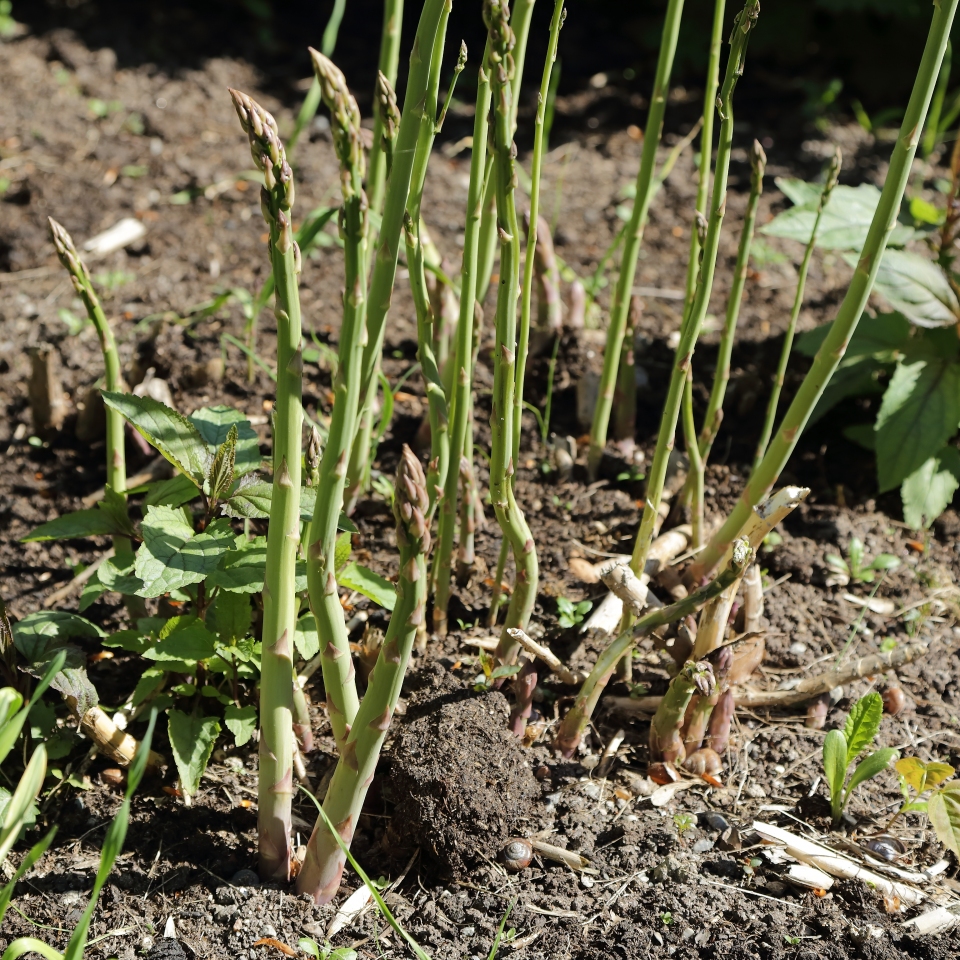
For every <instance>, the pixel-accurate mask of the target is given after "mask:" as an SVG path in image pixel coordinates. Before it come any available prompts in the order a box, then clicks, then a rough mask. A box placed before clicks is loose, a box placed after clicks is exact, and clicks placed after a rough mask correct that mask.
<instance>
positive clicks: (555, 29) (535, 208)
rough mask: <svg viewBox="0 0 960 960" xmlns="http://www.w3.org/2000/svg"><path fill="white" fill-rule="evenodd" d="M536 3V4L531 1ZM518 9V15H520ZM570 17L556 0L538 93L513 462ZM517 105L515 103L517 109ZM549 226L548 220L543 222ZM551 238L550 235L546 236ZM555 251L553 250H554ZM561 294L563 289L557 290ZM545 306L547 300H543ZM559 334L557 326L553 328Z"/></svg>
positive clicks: (517, 444)
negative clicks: (557, 80)
mask: <svg viewBox="0 0 960 960" xmlns="http://www.w3.org/2000/svg"><path fill="white" fill-rule="evenodd" d="M531 7H532V4H531ZM516 16H517V15H516V13H514V19H516ZM565 19H566V10H565V8H564V6H563V0H554V5H553V17H552V18H551V20H550V39H549V41H548V42H547V57H546V60H545V61H544V64H543V76H542V77H541V79H540V93H539V94H538V95H537V115H536V119H535V120H534V126H533V157H532V158H531V161H530V214H529V227H528V228H527V250H526V259H525V260H524V264H523V288H522V293H521V299H520V331H519V338H518V344H517V373H516V381H517V383H516V388H515V392H514V398H513V462H514V464H516V463H517V462H518V461H519V458H520V427H521V424H522V421H523V379H524V374H525V373H526V367H527V352H528V350H529V345H530V309H531V304H532V300H533V281H534V277H535V275H536V266H537V254H538V249H537V241H538V231H539V228H540V226H541V224H540V177H541V174H542V172H543V120H544V115H545V113H546V109H547V94H548V93H549V91H550V74H551V73H552V72H553V65H554V63H555V62H556V59H557V44H558V43H559V41H560V29H561V27H562V26H563V22H564V20H565ZM517 93H518V89H517V85H516V84H514V88H513V100H514V104H515V103H516V95H517ZM515 109H516V107H514V110H515ZM543 225H544V226H546V223H544V224H543ZM546 239H547V240H549V236H547V238H546ZM551 252H552V251H551ZM554 292H555V293H557V294H558V295H559V291H558V290H555V291H554ZM539 306H540V307H543V306H544V304H540V305H539ZM551 333H553V334H554V335H555V336H556V335H557V334H558V331H557V330H555V329H554V330H551Z"/></svg>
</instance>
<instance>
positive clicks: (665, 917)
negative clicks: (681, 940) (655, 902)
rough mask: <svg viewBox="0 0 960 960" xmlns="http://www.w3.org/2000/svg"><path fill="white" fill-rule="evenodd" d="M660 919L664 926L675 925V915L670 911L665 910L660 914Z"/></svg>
mask: <svg viewBox="0 0 960 960" xmlns="http://www.w3.org/2000/svg"><path fill="white" fill-rule="evenodd" d="M660 919H661V920H662V921H663V924H664V926H667V927H669V926H670V924H671V923H673V914H672V913H671V912H670V911H669V910H664V912H663V913H661V914H660Z"/></svg>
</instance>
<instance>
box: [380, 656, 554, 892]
mask: <svg viewBox="0 0 960 960" xmlns="http://www.w3.org/2000/svg"><path fill="white" fill-rule="evenodd" d="M413 679H414V683H415V685H416V686H418V687H419V689H418V690H417V692H416V693H415V694H414V695H413V697H412V698H411V701H410V704H409V706H408V708H407V714H406V716H405V718H404V720H403V725H402V727H401V730H400V733H399V735H398V737H397V740H396V744H395V746H394V750H393V757H392V764H391V775H390V790H391V794H392V796H393V800H394V802H395V804H396V807H395V810H394V814H393V819H392V821H391V826H390V833H389V838H390V841H391V844H396V845H398V846H400V847H408V846H409V847H411V848H412V847H414V846H419V847H420V848H421V849H422V850H423V852H424V853H426V854H428V855H429V856H431V857H432V858H433V859H435V860H437V861H438V862H439V863H440V864H441V865H442V866H443V867H445V868H446V869H447V870H448V871H450V872H451V873H452V874H453V875H454V876H463V875H465V873H466V872H467V871H468V870H469V868H470V867H471V866H473V865H476V864H477V862H478V861H479V860H481V859H482V858H484V857H486V858H489V859H492V858H493V857H495V856H496V854H497V851H498V850H499V848H500V846H501V845H502V844H503V842H504V841H505V840H506V839H507V838H508V837H510V836H511V835H513V834H515V833H522V830H523V821H524V820H525V818H526V817H527V816H529V815H530V814H531V811H532V807H531V803H532V800H533V799H534V798H535V797H537V796H539V794H540V790H539V788H538V785H537V781H536V780H535V779H534V776H533V771H532V770H531V768H530V757H529V752H528V751H526V750H524V748H523V747H522V746H521V743H520V741H519V740H518V739H517V738H516V737H514V736H513V735H512V734H510V733H509V731H508V730H507V717H508V716H509V714H510V707H509V704H508V703H507V699H506V697H504V695H503V694H502V693H500V692H498V691H496V690H490V691H486V692H484V693H475V692H474V691H473V690H470V689H469V688H464V687H463V685H462V683H461V681H459V680H457V679H456V678H455V677H453V676H452V675H451V674H449V673H448V672H447V671H446V670H445V669H444V668H443V667H442V666H441V665H439V664H433V665H431V667H429V668H427V669H425V670H424V671H423V672H421V674H420V675H419V677H416V678H413ZM424 681H426V684H425V685H421V684H423V682H424Z"/></svg>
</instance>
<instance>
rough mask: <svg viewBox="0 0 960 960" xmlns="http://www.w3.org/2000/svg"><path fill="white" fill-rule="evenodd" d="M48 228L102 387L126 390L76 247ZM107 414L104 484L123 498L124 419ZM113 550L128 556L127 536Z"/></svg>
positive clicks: (64, 234) (105, 323)
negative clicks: (91, 338)
mask: <svg viewBox="0 0 960 960" xmlns="http://www.w3.org/2000/svg"><path fill="white" fill-rule="evenodd" d="M47 223H48V224H49V226H50V236H51V238H52V239H53V245H54V247H55V248H56V251H57V257H58V258H59V260H60V263H62V264H63V266H64V268H65V269H66V271H67V272H68V273H69V274H70V282H71V283H72V284H73V289H74V290H75V291H76V293H77V296H78V297H80V299H81V300H82V301H83V306H84V308H85V309H86V311H87V316H88V317H89V318H90V321H91V322H92V323H93V326H94V328H95V329H96V331H97V337H98V338H99V340H100V352H101V353H102V354H103V370H104V385H105V387H106V389H107V390H109V391H110V392H111V393H122V392H123V391H124V390H125V389H126V388H125V387H124V383H123V375H122V374H121V372H120V354H119V353H118V351H117V341H116V339H115V338H114V336H113V329H112V328H111V326H110V323H109V321H108V320H107V318H106V315H105V314H104V312H103V307H102V306H101V305H100V298H99V297H98V296H97V292H96V290H94V289H93V281H92V280H91V279H90V272H89V271H88V270H87V266H86V264H85V263H84V262H83V261H82V260H81V259H80V254H78V253H77V248H76V247H75V246H74V245H73V240H72V239H71V237H70V234H69V233H67V231H66V230H64V228H63V227H61V226H60V224H59V223H57V221H56V220H54V219H53V217H47ZM106 414H107V484H108V485H109V486H110V487H111V488H112V489H113V491H114V493H119V494H121V495H123V496H124V498H126V495H125V491H126V489H127V460H126V453H125V450H124V433H123V429H124V428H123V423H124V421H123V416H122V415H121V414H120V412H119V411H118V410H115V409H114V408H113V407H106ZM113 549H114V551H115V552H116V553H117V555H118V556H119V555H120V554H121V553H130V550H131V548H130V540H129V538H127V537H114V538H113Z"/></svg>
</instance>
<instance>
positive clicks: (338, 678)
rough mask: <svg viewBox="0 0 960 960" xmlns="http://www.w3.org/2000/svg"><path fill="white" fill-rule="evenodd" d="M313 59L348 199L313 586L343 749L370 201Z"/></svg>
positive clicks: (330, 72)
mask: <svg viewBox="0 0 960 960" xmlns="http://www.w3.org/2000/svg"><path fill="white" fill-rule="evenodd" d="M310 57H311V59H312V61H313V68H314V71H315V72H316V75H317V80H318V81H319V82H320V90H321V93H322V96H323V100H324V102H325V103H326V105H327V107H328V109H329V110H330V117H331V122H332V127H333V144H334V149H335V150H336V153H337V159H338V160H339V161H340V185H341V192H342V194H343V206H342V207H341V210H340V234H341V236H342V237H343V241H344V248H343V249H344V269H345V273H346V276H345V284H344V296H343V321H342V324H341V327H340V347H339V363H338V365H337V376H336V379H335V380H334V384H333V393H334V400H333V411H332V413H331V418H330V430H329V434H328V437H327V447H326V449H325V450H324V452H323V459H322V460H321V461H320V476H319V478H318V483H317V497H316V501H317V502H316V507H315V508H314V512H313V520H312V521H311V524H310V532H309V534H308V535H307V585H308V592H309V598H310V609H311V610H312V611H313V615H314V617H315V618H316V621H317V633H318V635H319V639H320V657H321V660H320V663H321V667H322V669H323V685H324V688H325V690H326V692H327V709H328V711H329V714H330V725H331V726H332V728H333V735H334V737H335V739H336V741H337V743H338V744H339V745H342V744H343V743H344V741H345V739H346V735H347V732H348V731H349V729H350V725H351V724H352V723H353V718H354V715H355V714H356V712H357V703H358V701H357V689H356V681H355V678H354V668H353V659H352V657H351V655H350V643H349V640H348V638H347V630H346V624H345V623H344V619H343V608H342V607H341V606H340V597H339V594H338V591H337V578H336V565H335V557H336V542H337V520H338V519H339V516H340V509H341V506H342V504H343V486H344V482H345V480H346V472H347V457H348V456H349V454H350V444H351V443H352V441H353V437H354V431H355V429H356V418H357V407H358V404H359V398H360V360H361V356H362V351H363V335H364V317H365V314H366V309H367V298H366V271H365V264H366V248H367V198H366V195H365V194H364V191H363V174H364V156H363V145H362V142H361V139H360V111H359V109H358V108H357V102H356V100H354V98H353V96H352V95H351V93H350V91H349V90H348V89H347V84H346V81H345V80H344V77H343V74H342V73H341V72H340V71H339V70H338V69H337V67H336V66H334V64H333V63H331V61H330V60H328V59H327V58H326V57H325V56H324V55H323V54H322V53H319V52H318V51H316V50H313V49H312V48H311V50H310Z"/></svg>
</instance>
